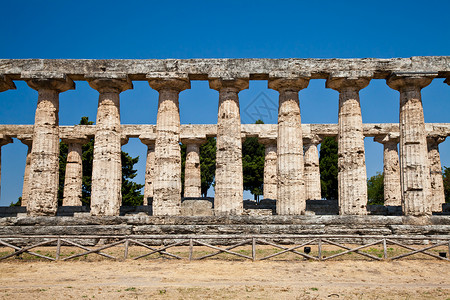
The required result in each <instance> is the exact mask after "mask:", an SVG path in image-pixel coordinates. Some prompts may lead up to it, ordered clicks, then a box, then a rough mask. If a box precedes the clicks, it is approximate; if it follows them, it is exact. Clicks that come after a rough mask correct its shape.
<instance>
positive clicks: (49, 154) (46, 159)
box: [27, 78, 75, 216]
mask: <svg viewBox="0 0 450 300" xmlns="http://www.w3.org/2000/svg"><path fill="white" fill-rule="evenodd" d="M27 84H28V85H29V86H30V87H31V88H33V89H35V90H37V91H38V94H39V96H38V103H37V108H36V117H35V122H34V129H33V146H32V153H31V164H30V177H29V191H30V193H29V200H28V203H27V214H28V215H29V216H39V215H55V214H56V210H57V208H58V199H57V197H58V177H59V172H58V168H59V124H58V123H59V119H58V112H59V93H61V92H64V91H67V90H69V89H74V88H75V84H74V83H73V81H72V80H71V79H70V78H66V79H39V78H35V79H30V80H28V81H27Z"/></svg>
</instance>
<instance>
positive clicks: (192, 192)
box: [183, 139, 206, 197]
mask: <svg viewBox="0 0 450 300" xmlns="http://www.w3.org/2000/svg"><path fill="white" fill-rule="evenodd" d="M205 142H206V139H186V140H183V144H185V145H186V164H185V169H184V197H201V196H202V176H201V170H200V145H201V144H203V143H205Z"/></svg>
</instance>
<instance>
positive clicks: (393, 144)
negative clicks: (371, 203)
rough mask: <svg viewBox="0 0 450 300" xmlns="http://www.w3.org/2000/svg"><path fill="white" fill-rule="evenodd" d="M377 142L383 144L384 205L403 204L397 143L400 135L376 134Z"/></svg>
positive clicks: (375, 139)
mask: <svg viewBox="0 0 450 300" xmlns="http://www.w3.org/2000/svg"><path fill="white" fill-rule="evenodd" d="M373 140H374V141H375V142H378V143H381V144H383V148H384V149H383V165H384V166H383V174H384V177H383V184H384V205H385V206H400V205H401V204H402V197H401V195H402V193H401V185H400V164H399V161H398V150H397V145H398V141H399V137H398V135H397V134H385V135H381V136H376V137H374V139H373Z"/></svg>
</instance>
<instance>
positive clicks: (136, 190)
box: [58, 117, 144, 206]
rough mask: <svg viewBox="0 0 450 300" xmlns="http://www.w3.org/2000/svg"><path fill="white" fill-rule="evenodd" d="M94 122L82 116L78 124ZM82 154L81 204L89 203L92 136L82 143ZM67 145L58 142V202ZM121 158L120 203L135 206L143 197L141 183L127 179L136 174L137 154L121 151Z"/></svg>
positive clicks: (60, 198)
mask: <svg viewBox="0 0 450 300" xmlns="http://www.w3.org/2000/svg"><path fill="white" fill-rule="evenodd" d="M92 124H94V122H92V121H89V119H88V117H82V118H81V121H80V125H92ZM82 149H83V154H82V164H83V180H82V181H83V184H82V198H81V202H82V203H83V205H87V206H88V205H90V203H91V187H92V163H93V159H94V139H93V138H92V139H91V140H90V141H89V142H88V143H86V144H84V145H83V147H82ZM67 152H68V146H67V145H66V144H65V143H63V142H61V143H60V154H59V189H58V202H59V204H61V203H62V199H63V193H64V179H65V172H66V163H67ZM121 160H122V205H123V206H136V205H142V203H143V201H144V197H143V195H142V194H141V192H140V190H141V189H142V188H143V187H144V185H143V184H138V183H135V182H133V181H131V180H129V179H133V178H135V177H136V175H137V170H135V169H133V167H134V165H135V164H136V163H137V162H138V161H139V156H138V157H135V158H132V157H131V156H130V155H129V154H128V153H126V152H123V151H122V153H121Z"/></svg>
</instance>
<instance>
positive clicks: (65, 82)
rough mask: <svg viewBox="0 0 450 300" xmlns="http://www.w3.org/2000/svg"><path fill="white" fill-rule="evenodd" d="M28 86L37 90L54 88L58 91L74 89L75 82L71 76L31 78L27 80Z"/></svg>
mask: <svg viewBox="0 0 450 300" xmlns="http://www.w3.org/2000/svg"><path fill="white" fill-rule="evenodd" d="M26 82H27V84H28V86H29V87H30V88H32V89H34V90H36V91H39V90H54V91H57V92H58V93H62V92H65V91H67V90H74V89H75V83H74V82H73V81H72V79H70V78H69V77H67V76H65V77H64V78H31V79H28V80H26Z"/></svg>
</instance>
